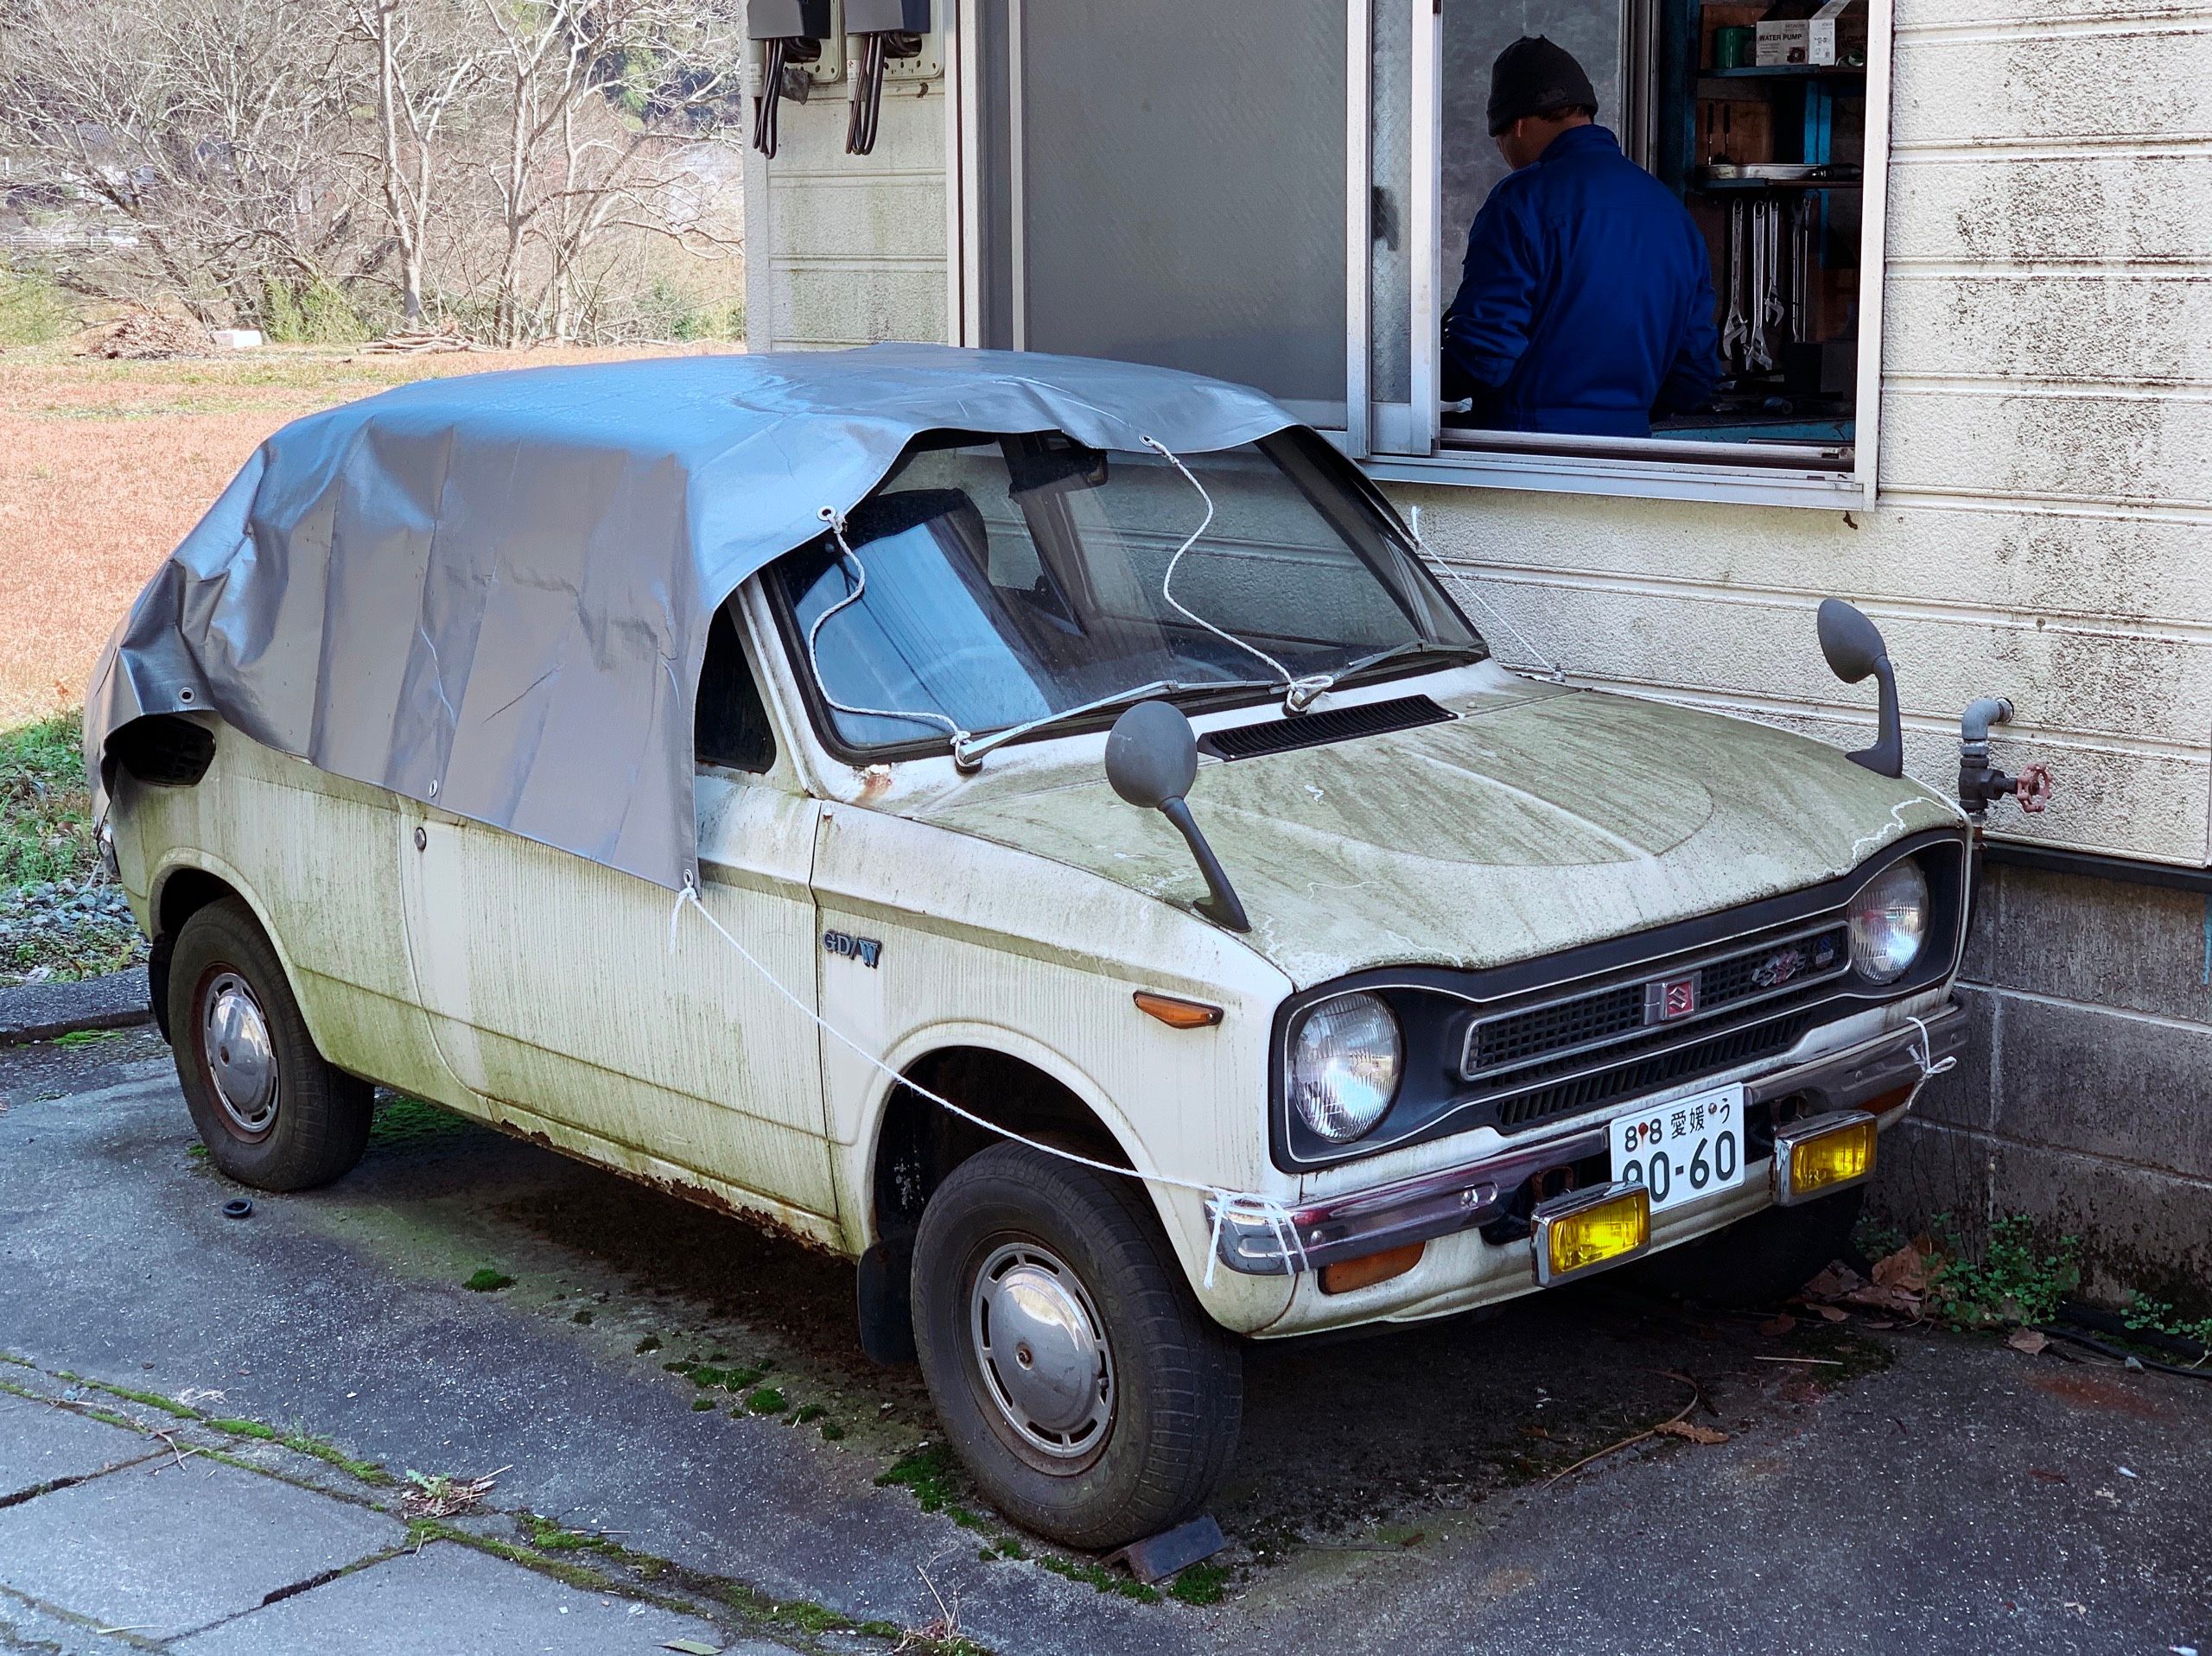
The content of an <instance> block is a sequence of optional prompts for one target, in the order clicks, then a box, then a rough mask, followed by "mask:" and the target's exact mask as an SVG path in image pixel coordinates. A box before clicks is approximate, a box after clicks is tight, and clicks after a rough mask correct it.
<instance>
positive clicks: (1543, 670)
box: [1406, 506, 1567, 684]
mask: <svg viewBox="0 0 2212 1656" xmlns="http://www.w3.org/2000/svg"><path fill="white" fill-rule="evenodd" d="M1406 527H1407V528H1408V530H1410V531H1411V532H1412V535H1413V537H1414V551H1416V552H1418V553H1420V554H1421V556H1422V557H1423V558H1425V559H1427V562H1428V564H1429V566H1430V568H1435V569H1440V570H1442V571H1443V572H1444V578H1445V579H1446V581H1450V582H1451V583H1452V585H1453V586H1454V587H1458V588H1459V592H1460V593H1461V595H1462V596H1464V597H1467V598H1471V599H1473V600H1475V602H1476V603H1478V604H1479V605H1481V606H1483V608H1484V609H1485V610H1487V611H1488V612H1490V616H1491V619H1492V620H1494V621H1496V622H1497V624H1498V625H1500V626H1502V627H1503V628H1504V629H1505V630H1506V631H1508V632H1510V633H1511V634H1512V635H1513V641H1514V642H1515V643H1516V644H1519V645H1520V646H1521V648H1522V649H1523V650H1527V651H1528V652H1529V655H1530V656H1531V657H1534V658H1535V663H1536V665H1535V667H1533V668H1522V669H1521V670H1522V671H1523V672H1534V673H1535V674H1537V675H1538V676H1540V677H1543V678H1548V679H1549V680H1551V681H1552V682H1554V684H1564V683H1566V682H1567V675H1566V674H1565V673H1563V672H1561V671H1560V669H1559V667H1558V665H1557V664H1556V663H1554V661H1553V660H1552V658H1551V657H1549V656H1547V655H1546V654H1544V652H1543V651H1542V650H1539V649H1537V648H1536V646H1535V645H1534V644H1530V643H1529V635H1528V634H1527V633H1525V632H1523V631H1521V629H1520V628H1519V627H1516V626H1515V625H1513V618H1512V617H1511V616H1510V615H1508V614H1506V612H1504V611H1503V610H1501V609H1500V608H1498V607H1497V605H1495V604H1493V603H1491V601H1490V600H1488V599H1487V598H1484V596H1483V595H1482V593H1480V592H1479V591H1478V590H1477V589H1476V588H1475V587H1474V586H1473V585H1472V584H1471V583H1470V582H1469V581H1467V580H1466V578H1465V576H1463V575H1461V574H1460V573H1459V571H1458V570H1457V569H1455V568H1452V565H1450V564H1448V563H1446V562H1445V561H1444V560H1443V559H1442V558H1440V557H1438V556H1437V555H1435V554H1434V553H1433V552H1431V551H1430V550H1429V549H1428V542H1426V541H1424V540H1422V539H1421V508H1420V507H1419V506H1414V507H1413V508H1412V509H1411V510H1410V511H1408V513H1407V518H1406Z"/></svg>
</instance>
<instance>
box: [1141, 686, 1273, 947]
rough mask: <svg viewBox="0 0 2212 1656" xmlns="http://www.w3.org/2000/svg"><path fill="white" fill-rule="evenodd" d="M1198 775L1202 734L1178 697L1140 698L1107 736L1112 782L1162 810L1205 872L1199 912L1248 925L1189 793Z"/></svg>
mask: <svg viewBox="0 0 2212 1656" xmlns="http://www.w3.org/2000/svg"><path fill="white" fill-rule="evenodd" d="M1106 780H1107V782H1108V783H1109V784H1111V786H1112V787H1113V790H1114V791H1115V792H1116V793H1117V794H1119V795H1121V796H1122V798H1123V799H1125V800H1127V801H1128V803H1130V804H1132V805H1135V807H1136V808H1137V809H1139V810H1151V811H1158V812H1159V813H1160V815H1162V816H1165V817H1166V819H1167V820H1168V821H1169V822H1173V824H1174V825H1175V828H1176V831H1177V832H1178V833H1179V834H1182V836H1183V843H1184V844H1185V845H1187V846H1189V847H1191V856H1192V860H1194V861H1195V862H1197V864H1198V872H1200V873H1201V874H1203V875H1205V882H1206V895H1205V898H1203V899H1201V900H1200V902H1199V903H1198V912H1199V913H1200V914H1203V915H1204V916H1205V917H1206V918H1207V919H1209V920H1211V921H1212V922H1214V923H1216V924H1217V925H1221V926H1225V927H1227V928H1228V929H1229V930H1231V931H1249V930H1252V923H1251V921H1250V920H1249V919H1248V918H1246V917H1245V914H1244V904H1243V903H1242V902H1241V901H1239V900H1238V898H1237V896H1236V888H1235V887H1234V886H1232V885H1230V883H1229V876H1228V875H1227V874H1226V873H1224V872H1223V871H1222V866H1221V861H1220V859H1218V858H1217V857H1216V856H1215V855H1214V854H1213V847H1211V846H1210V845H1208V844H1207V843H1206V836H1205V834H1201V833H1200V832H1199V831H1198V822H1197V820H1196V819H1195V818H1193V817H1192V815H1191V807H1190V804H1189V803H1188V802H1187V801H1186V800H1185V798H1184V796H1185V794H1187V793H1189V792H1190V790H1191V784H1192V783H1193V782H1196V781H1197V780H1198V738H1197V736H1196V735H1194V734H1193V733H1192V730H1191V721H1190V720H1188V719H1185V717H1184V716H1183V710H1182V709H1181V708H1180V707H1176V706H1175V705H1174V704H1173V702H1170V701H1140V702H1138V703H1137V704H1136V706H1135V707H1131V708H1130V709H1129V710H1128V712H1127V713H1125V714H1122V716H1121V717H1120V718H1119V719H1116V720H1115V721H1114V728H1113V730H1112V731H1111V733H1109V734H1108V736H1107V738H1106Z"/></svg>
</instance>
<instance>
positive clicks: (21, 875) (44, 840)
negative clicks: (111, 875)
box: [0, 714, 98, 890]
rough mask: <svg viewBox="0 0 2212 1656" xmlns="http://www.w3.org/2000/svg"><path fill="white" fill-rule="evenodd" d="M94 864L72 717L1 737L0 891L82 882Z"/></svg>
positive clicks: (88, 796) (85, 791)
mask: <svg viewBox="0 0 2212 1656" xmlns="http://www.w3.org/2000/svg"><path fill="white" fill-rule="evenodd" d="M97 861H98V856H97V851H96V847H94V846H93V843H92V793H91V791H90V790H88V789H87V788H86V786H85V758H84V752H83V749H82V746H81V738H80V736H79V731H78V721H77V718H76V716H75V715H74V714H58V715H56V716H55V717H54V718H52V719H48V720H41V722H39V723H37V724H35V725H21V726H17V727H16V728H15V729H14V730H10V731H6V732H0V890H5V889H7V888H9V887H12V886H20V885H41V884H44V883H45V882H47V881H49V880H54V881H58V880H72V879H83V878H84V877H85V876H86V874H89V873H90V872H92V868H93V867H94V866H95V865H96V863H97Z"/></svg>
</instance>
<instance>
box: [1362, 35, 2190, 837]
mask: <svg viewBox="0 0 2212 1656" xmlns="http://www.w3.org/2000/svg"><path fill="white" fill-rule="evenodd" d="M1892 121H1893V129H1892V153H1891V168H1890V208H1889V246H1888V261H1887V263H1888V285H1887V288H1886V290H1885V323H1884V326H1885V339H1884V351H1883V356H1884V384H1885V393H1884V398H1883V405H1882V427H1881V454H1880V480H1881V490H1882V493H1881V504H1880V505H1879V507H1878V510H1876V511H1872V512H1871V513H1861V514H1854V515H1853V517H1852V518H1851V519H1850V520H1849V521H1847V520H1846V519H1844V518H1843V517H1840V516H1836V515H1833V514H1827V513H1815V512H1798V511H1761V510H1757V509H1752V508H1745V507H1735V506H1712V507H1700V506H1695V505H1670V504H1656V503H1637V502H1626V501H1612V500H1594V499H1580V500H1578V499H1572V498H1567V497H1564V496H1560V495H1544V496H1541V497H1539V496H1515V495H1479V494H1473V493H1470V492H1464V491H1446V490H1425V491H1405V492H1403V493H1404V496H1405V498H1408V500H1412V499H1418V500H1420V501H1421V503H1422V504H1423V505H1424V507H1425V509H1426V511H1425V517H1426V519H1427V523H1428V524H1430V525H1433V527H1432V528H1431V529H1430V532H1429V538H1430V541H1431V542H1432V544H1433V545H1434V546H1436V547H1437V548H1438V549H1440V550H1441V551H1443V552H1445V553H1446V555H1449V556H1458V557H1462V558H1465V559H1466V560H1468V561H1469V568H1470V573H1471V574H1479V575H1480V578H1481V579H1480V589H1481V590H1482V591H1483V592H1484V593H1485V595H1487V596H1489V597H1490V598H1491V600H1492V601H1493V602H1495V603H1497V605H1498V606H1500V607H1501V608H1503V609H1504V610H1506V611H1507V612H1509V613H1510V615H1511V616H1512V618H1513V619H1514V620H1515V621H1516V622H1517V623H1518V624H1519V625H1520V626H1521V627H1522V630H1523V631H1526V632H1528V633H1529V635H1530V636H1531V637H1532V638H1535V640H1536V641H1537V642H1538V643H1539V644H1541V645H1542V646H1543V647H1544V648H1546V649H1548V650H1550V651H1551V652H1552V653H1553V654H1554V656H1555V657H1558V658H1560V659H1561V660H1562V661H1563V662H1564V663H1566V664H1567V666H1568V667H1569V669H1570V670H1573V671H1574V672H1576V673H1578V674H1582V675H1587V676H1591V677H1593V678H1596V679H1598V680H1600V681H1605V682H1617V683H1620V684H1622V685H1624V686H1625V687H1628V688H1637V689H1643V690H1648V691H1649V692H1652V693H1656V694H1658V695H1665V696H1669V697H1673V698H1678V699H1681V700H1683V701H1695V702H1700V703H1703V704H1706V705H1709V706H1713V707H1720V708H1723V709H1726V710H1728V711H1732V712H1740V713H1745V714H1753V715H1756V716H1760V717H1764V718H1770V719H1773V720H1777V721H1779V722H1782V723H1786V724H1789V725H1791V726H1796V727H1797V728H1800V729H1804V730H1807V731H1809V732H1811V733H1815V734H1818V735H1821V736H1823V737H1826V738H1827V739H1832V740H1838V741H1845V740H1851V741H1854V742H1855V741H1856V740H1857V739H1859V736H1860V734H1861V733H1863V732H1864V731H1865V730H1866V728H1867V727H1868V726H1869V725H1870V723H1871V720H1870V716H1869V712H1868V710H1869V709H1870V708H1871V705H1872V697H1871V695H1861V694H1859V693H1857V692H1854V691H1851V690H1847V689H1846V688H1844V687H1842V686H1840V685H1838V684H1836V683H1835V682H1834V680H1833V679H1831V678H1829V677H1828V676H1827V673H1826V671H1825V669H1823V667H1822V665H1821V660H1820V657H1819V653H1818V651H1817V650H1816V649H1815V646H1814V642H1813V629H1812V616H1811V610H1812V606H1813V605H1814V604H1815V602H1816V601H1817V600H1818V599H1819V598H1821V596H1823V595H1825V594H1827V593H1842V594H1845V595H1847V596H1849V597H1852V598H1854V599H1856V600H1859V601H1860V602H1861V603H1862V604H1863V605H1864V606H1865V607H1866V609H1867V610H1868V611H1869V612H1871V613H1872V614H1873V615H1874V616H1875V617H1876V618H1877V619H1878V620H1879V621H1880V623H1881V624H1882V626H1883V628H1884V630H1885V632H1886V633H1887V634H1888V637H1889V640H1890V644H1891V652H1892V654H1893V655H1894V657H1896V659H1897V676H1898V683H1899V688H1900V691H1901V693H1902V695H1903V699H1904V706H1905V711H1906V719H1907V726H1908V728H1907V737H1908V743H1909V746H1910V760H1911V764H1912V765H1913V768H1914V770H1915V771H1916V773H1917V774H1919V775H1920V776H1922V777H1924V778H1926V779H1927V780H1928V781H1929V782H1930V783H1933V784H1936V785H1938V786H1942V787H1945V788H1947V789H1948V786H1949V784H1950V781H1951V773H1952V771H1953V770H1954V767H1955V746H1954V743H1955V733H1956V720H1957V715H1958V711H1959V709H1960V708H1961V707H1963V706H1964V705H1965V704H1966V702H1967V701H1969V700H1971V699H1972V698H1973V697H1974V695H1977V694H1980V693H1982V692H1985V691H1988V692H1995V693H1999V694H2004V695H2010V696H2011V697H2012V699H2013V701H2015V702H2016V703H2017V704H2018V710H2019V719H2018V724H2017V725H2015V726H2012V728H2011V729H2010V730H2009V731H2008V732H2006V733H2003V736H2004V739H2002V740H2001V741H2000V744H1999V752H2000V757H2001V759H2002V762H2003V763H2005V765H2006V766H2007V768H2017V765H2018V763H2020V762H2024V760H2026V759H2028V758H2043V759H2046V760H2048V761H2049V762H2050V764H2051V765H2052V766H2053V768H2054V770H2056V771H2057V773H2058V775H2059V777H2060V785H2061V790H2062V791H2061V793H2060V795H2059V797H2058V799H2057V801H2056V803H2055V804H2054V806H2053V808H2052V809H2051V811H2050V814H2049V815H2046V816H2045V817H2044V818H2043V819H2041V821H2040V822H2035V823H2034V824H2033V825H2032V827H2031V828H2030V829H2029V830H2028V831H2029V832H2030V833H2031V834H2033V835H2034V836H2035V837H2037V838H2040V839H2046V840H2050V841H2054V842H2056V843H2060V844H2064V845H2068V846H2073V847H2080V848H2082V849H2089V850H2098V851H2112V852H2119V853H2126V854H2131V855H2137V856H2145V857H2153V858H2158V859H2161V860H2170V861H2177V862H2184V863H2202V862H2204V861H2205V860H2207V851H2208V840H2207V822H2208V815H2209V814H2212V763H2209V761H2212V10H2207V9H2206V8H2204V7H2202V6H2187V7H2184V6H2161V5H2154V4H2139V5H2134V6H2126V7H2122V6H2114V5H2112V4H2110V3H2105V4H2094V3H2086V0H2040V3H2031V0H1948V3H1944V0H1897V43H1896V82H1895V92H1894V98H1893V103H1892ZM1478 619H1480V618H1479V612H1478ZM2020 822H2021V819H2020V818H2019V816H2018V815H2017V814H2015V813H2012V812H2009V811H2008V812H2005V813H2003V820H2002V821H2001V822H1999V823H1997V824H1996V825H1997V826H1999V827H2000V828H2002V829H2004V830H2005V831H2008V832H2012V831H2017V830H2018V825H2019V824H2020Z"/></svg>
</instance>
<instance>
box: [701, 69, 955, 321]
mask: <svg viewBox="0 0 2212 1656" xmlns="http://www.w3.org/2000/svg"><path fill="white" fill-rule="evenodd" d="M944 85H945V83H944V81H943V80H932V81H905V82H901V81H893V82H892V83H891V84H890V85H889V86H887V88H886V90H885V92H884V99H883V122H882V125H881V128H880V130H879V131H878V134H877V137H876V144H875V153H874V155H847V154H846V153H845V120H846V111H848V110H849V109H850V107H851V105H849V104H848V103H847V102H846V100H845V97H844V88H843V87H842V86H831V87H827V88H824V89H822V90H821V91H819V92H817V94H816V96H815V98H813V99H812V100H810V101H809V102H807V103H804V104H791V103H786V104H785V105H784V107H783V118H782V122H781V127H782V142H781V144H780V146H779V150H778V154H777V155H776V159H775V160H774V161H773V162H763V161H762V160H761V158H760V155H759V153H758V152H757V151H754V150H751V149H748V150H747V151H746V155H747V162H746V173H745V199H746V201H747V219H746V240H747V253H748V255H749V257H748V262H747V267H746V268H747V292H746V311H747V316H748V319H749V320H748V326H747V333H748V334H749V335H750V336H751V339H752V341H753V349H755V350H765V349H769V348H773V349H775V350H779V351H792V350H828V349H831V348H833V347H836V346H850V345H871V344H874V342H875V341H877V340H879V339H925V340H942V339H947V338H949V337H950V333H949V331H948V330H949V323H950V319H949V317H948V315H947V312H946V304H945V294H946V287H945V248H946V232H945V130H944V129H945V109H944ZM917 86H919V87H921V88H922V89H923V90H922V92H921V95H920V96H916V93H915V88H916V87H917ZM764 248H765V249H766V255H767V256H766V257H765V258H764V257H761V250H763V249H764Z"/></svg>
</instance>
